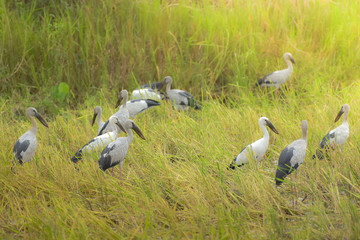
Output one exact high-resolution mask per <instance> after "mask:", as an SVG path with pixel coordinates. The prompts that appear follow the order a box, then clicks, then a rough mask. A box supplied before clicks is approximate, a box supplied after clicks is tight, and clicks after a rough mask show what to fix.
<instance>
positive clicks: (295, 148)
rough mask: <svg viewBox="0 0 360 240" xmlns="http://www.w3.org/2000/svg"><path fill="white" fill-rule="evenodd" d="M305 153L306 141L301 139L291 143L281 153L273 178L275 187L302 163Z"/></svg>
mask: <svg viewBox="0 0 360 240" xmlns="http://www.w3.org/2000/svg"><path fill="white" fill-rule="evenodd" d="M305 153H306V141H305V140H303V139H299V140H296V141H294V142H292V143H291V144H290V145H289V146H287V147H286V148H285V149H284V150H283V151H282V152H281V154H280V157H279V162H278V166H277V169H276V176H275V178H276V183H277V185H280V184H281V183H282V181H283V180H284V179H285V177H286V176H287V175H289V174H290V173H292V172H293V171H294V170H296V169H297V168H298V167H299V166H300V165H301V164H302V163H303V162H304V159H305ZM281 180H282V181H281Z"/></svg>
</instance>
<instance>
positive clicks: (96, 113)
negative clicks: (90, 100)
mask: <svg viewBox="0 0 360 240" xmlns="http://www.w3.org/2000/svg"><path fill="white" fill-rule="evenodd" d="M101 113H102V109H101V107H100V106H96V107H95V109H94V116H93V120H92V123H91V126H92V125H94V123H95V120H96V122H97V124H98V126H99V129H98V134H99V133H100V130H101V128H102V127H103V126H104V122H103V121H101Z"/></svg>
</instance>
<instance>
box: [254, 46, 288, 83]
mask: <svg viewBox="0 0 360 240" xmlns="http://www.w3.org/2000/svg"><path fill="white" fill-rule="evenodd" d="M284 60H285V62H286V64H287V65H288V68H286V69H283V70H280V71H275V72H272V73H270V74H268V75H266V76H265V77H263V78H260V79H259V80H258V82H257V83H256V86H261V87H263V86H265V87H272V86H274V87H276V89H278V88H279V87H280V85H281V84H283V83H285V82H286V81H287V80H289V79H290V77H291V74H292V72H293V65H292V63H293V64H295V60H294V58H293V57H292V55H291V54H290V53H285V54H284Z"/></svg>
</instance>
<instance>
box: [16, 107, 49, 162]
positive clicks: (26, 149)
mask: <svg viewBox="0 0 360 240" xmlns="http://www.w3.org/2000/svg"><path fill="white" fill-rule="evenodd" d="M26 115H27V116H28V118H29V119H30V121H31V123H32V128H31V129H30V130H29V131H27V132H25V133H24V134H23V135H22V136H21V137H20V138H19V139H18V140H17V141H16V143H15V146H14V149H13V153H14V158H15V159H16V160H17V161H18V162H19V163H20V164H23V163H25V162H27V161H31V160H32V158H33V156H34V154H35V152H36V147H37V139H36V132H37V124H36V121H35V119H34V117H36V118H37V119H38V120H39V121H40V122H41V123H42V124H43V125H44V126H45V127H48V125H47V123H46V122H45V120H44V119H43V118H42V117H41V115H40V114H39V113H38V112H37V111H36V109H35V108H33V107H30V108H28V109H27V110H26Z"/></svg>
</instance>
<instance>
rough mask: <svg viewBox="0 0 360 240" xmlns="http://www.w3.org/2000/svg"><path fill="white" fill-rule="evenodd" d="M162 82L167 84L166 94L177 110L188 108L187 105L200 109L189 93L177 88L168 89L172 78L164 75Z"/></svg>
mask: <svg viewBox="0 0 360 240" xmlns="http://www.w3.org/2000/svg"><path fill="white" fill-rule="evenodd" d="M164 82H165V83H166V84H167V85H166V94H167V96H168V97H169V98H170V100H171V102H172V104H173V106H174V107H175V108H176V109H177V110H179V111H180V110H188V109H189V107H194V108H195V109H196V110H200V109H201V108H200V106H199V105H198V103H197V102H196V101H195V99H194V97H193V96H191V94H190V93H188V92H186V91H183V90H179V89H170V88H171V83H172V78H171V77H170V76H167V77H165V79H164Z"/></svg>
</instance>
